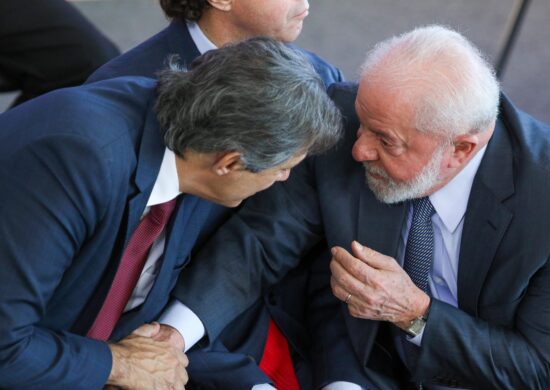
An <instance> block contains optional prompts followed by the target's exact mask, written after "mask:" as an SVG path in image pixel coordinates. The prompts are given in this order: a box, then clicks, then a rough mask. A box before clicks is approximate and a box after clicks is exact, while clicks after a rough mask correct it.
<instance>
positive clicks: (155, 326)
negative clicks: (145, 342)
mask: <svg viewBox="0 0 550 390" xmlns="http://www.w3.org/2000/svg"><path fill="white" fill-rule="evenodd" d="M159 331H160V324H159V323H158V322H152V323H150V324H143V325H141V326H140V327H139V328H137V329H136V330H134V331H133V332H132V334H133V335H135V336H141V337H149V338H152V337H154V336H156V335H157V334H158V332H159Z"/></svg>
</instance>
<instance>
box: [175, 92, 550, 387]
mask: <svg viewBox="0 0 550 390" xmlns="http://www.w3.org/2000/svg"><path fill="white" fill-rule="evenodd" d="M331 94H332V96H333V98H334V100H335V101H336V102H337V104H339V105H340V107H341V109H342V111H343V113H344V116H345V120H346V135H345V137H344V139H343V140H342V142H341V143H340V144H339V145H338V146H337V147H336V148H335V149H334V150H333V151H331V152H330V153H327V154H325V155H322V156H319V157H314V158H309V159H308V160H306V161H305V162H304V163H303V164H301V165H300V166H299V167H298V168H297V169H295V171H294V172H293V173H292V175H291V178H290V179H289V180H288V181H287V182H285V183H281V184H280V185H276V186H274V187H272V188H271V189H270V190H268V191H265V192H264V193H262V194H259V195H258V196H256V197H255V198H254V199H251V200H250V201H249V202H248V203H247V204H246V206H245V207H244V208H242V209H241V210H240V211H239V213H237V214H236V215H235V216H233V217H232V218H231V219H230V220H229V221H228V223H227V224H226V225H225V226H224V227H223V228H222V229H220V230H219V231H218V233H217V234H216V236H215V237H214V239H213V240H212V241H211V242H210V244H209V245H207V246H206V247H205V248H204V250H203V251H201V253H200V254H199V256H198V257H199V258H200V259H198V261H195V262H194V264H195V266H192V267H190V268H189V272H186V273H185V274H184V275H182V277H181V278H180V281H179V283H178V285H177V287H176V290H175V291H176V296H177V297H178V298H179V299H181V300H182V301H183V302H184V303H185V304H187V305H188V306H190V307H191V308H192V309H193V310H194V311H195V312H196V313H198V315H199V317H201V319H202V320H203V322H204V324H205V326H206V329H207V332H208V335H209V336H210V337H215V336H216V335H217V334H218V332H219V330H220V329H221V328H222V327H223V325H224V324H225V323H227V322H228V321H229V320H230V319H231V318H233V317H234V316H235V315H237V314H238V313H239V312H241V311H242V310H243V309H244V308H245V307H246V306H247V305H248V304H250V303H251V302H252V301H253V300H254V299H255V297H257V295H258V294H259V292H260V290H261V289H262V288H264V287H265V285H268V284H271V283H273V282H274V281H276V280H277V279H278V278H280V277H281V275H283V274H285V273H286V272H287V271H288V270H289V269H290V268H292V267H294V266H295V265H296V264H297V262H298V261H299V259H300V257H301V256H302V255H303V254H304V253H305V252H307V251H308V250H309V249H310V248H311V247H312V246H313V245H314V244H315V243H317V242H319V241H322V240H325V241H326V243H327V244H328V247H332V246H334V245H339V246H342V247H344V248H348V249H349V247H350V244H351V242H352V240H358V241H359V242H362V243H364V244H365V245H367V246H369V247H372V248H373V249H375V250H377V251H380V252H382V253H385V254H388V255H391V256H395V254H396V250H397V245H398V241H399V235H400V232H401V228H402V226H403V222H404V218H405V214H406V207H405V206H404V205H401V204H400V205H394V206H389V205H385V204H382V203H380V202H378V201H377V200H376V199H375V197H374V196H373V194H372V193H371V192H370V190H369V189H368V187H367V186H366V184H365V176H364V170H363V168H362V165H361V164H359V163H357V162H355V161H354V160H353V159H352V157H351V153H350V151H351V147H352V145H353V143H354V141H355V132H356V129H357V126H358V123H357V118H356V116H355V113H354V112H353V102H354V100H355V95H356V86H355V85H346V84H343V85H336V86H334V87H333V88H332V90H331ZM500 110H501V113H500V115H499V120H498V123H497V127H496V130H495V134H494V135H493V137H492V139H491V141H490V142H489V145H488V148H487V151H486V154H485V156H484V158H483V160H482V163H481V165H480V168H479V170H478V172H477V175H476V178H475V180H474V183H473V187H472V192H471V195H470V199H469V203H468V209H467V212H466V216H465V222H464V229H463V235H462V241H461V250H460V263H459V274H458V301H459V307H458V308H454V307H452V306H450V305H447V304H445V303H443V302H439V301H437V300H434V302H433V304H432V307H431V311H430V316H429V319H428V323H427V325H426V328H425V331H424V336H423V343H422V348H421V353H420V357H419V360H418V364H417V366H416V369H415V371H414V372H413V379H414V380H416V381H421V382H424V383H437V384H441V385H445V386H456V387H475V388H510V389H518V388H530V389H532V388H549V386H550V364H549V362H550V264H549V262H548V259H549V256H550V240H548V238H547V234H548V233H547V232H548V230H549V228H550V223H549V222H547V218H548V217H547V216H548V215H550V204H549V203H548V201H547V200H548V199H550V158H549V157H548V156H549V153H548V151H549V150H550V128H549V127H548V126H545V125H543V124H542V123H540V122H537V121H536V120H534V119H533V118H531V117H529V116H528V115H526V114H524V113H522V112H520V111H518V110H516V109H515V108H514V107H513V105H512V104H511V103H510V102H509V101H508V100H507V98H506V97H504V96H503V97H502V104H501V107H500ZM197 265H199V266H197ZM327 275H328V274H327ZM323 280H324V282H323ZM313 282H314V283H319V285H318V286H317V288H313V289H312V291H314V292H315V291H316V292H318V293H321V291H322V290H323V288H325V290H326V288H328V285H326V283H327V282H328V276H327V277H325V278H323V277H319V278H317V279H316V280H313ZM206 283H208V285H211V286H213V288H212V289H211V290H209V291H204V289H202V288H201V287H202V286H204V285H205V284H206ZM323 283H325V285H324V286H323ZM228 297H230V298H228ZM220 301H224V302H227V304H226V305H225V306H224V308H223V309H222V310H221V311H220V310H215V311H214V310H213V308H219V302H220ZM325 308H326V307H325ZM319 310H324V309H323V307H322V305H321V306H320V307H319ZM338 315H342V316H343V317H344V318H345V326H346V329H345V332H344V333H345V336H346V337H347V340H346V342H347V343H348V344H349V345H350V348H353V351H354V353H355V359H354V360H355V362H353V363H350V364H352V366H353V368H352V369H349V370H348V372H347V373H346V374H341V373H340V374H338V373H337V372H330V373H327V375H325V377H322V375H321V378H320V380H321V381H323V382H325V381H331V380H351V381H354V380H353V379H354V376H360V375H366V376H367V377H369V378H370V379H372V380H373V381H375V382H376V383H377V386H379V387H383V388H395V387H397V386H398V384H397V383H395V382H393V381H392V378H390V377H388V376H387V375H384V373H380V370H379V369H380V368H384V367H383V365H381V364H380V362H379V361H374V362H373V361H372V360H373V359H371V357H373V355H372V352H373V348H375V347H376V345H377V344H376V336H377V334H378V333H379V331H380V329H379V328H381V327H380V323H378V322H374V321H366V320H359V319H355V318H352V317H351V316H349V314H348V313H347V312H345V313H340V314H338ZM314 317H315V316H314V315H313V314H312V318H314ZM340 334H341V333H340ZM319 341H320V342H321V341H322V340H319ZM388 355H389V356H388V357H389V358H390V359H391V358H394V357H393V356H391V351H390V352H389V353H388ZM341 358H342V356H339V357H338V359H341ZM346 358H347V356H346ZM359 371H360V372H359ZM355 379H356V380H355V381H356V383H357V382H358V381H360V380H359V379H357V378H355Z"/></svg>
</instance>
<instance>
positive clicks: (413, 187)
mask: <svg viewBox="0 0 550 390" xmlns="http://www.w3.org/2000/svg"><path fill="white" fill-rule="evenodd" d="M444 152H445V145H441V146H439V147H438V148H437V149H436V151H435V152H434V155H433V157H432V158H431V160H430V161H428V164H426V166H425V167H424V168H422V171H420V173H419V174H418V175H417V176H416V177H414V178H413V179H411V180H409V181H405V182H397V181H395V180H393V179H392V178H391V177H390V176H389V175H388V174H387V173H386V171H384V170H383V169H382V168H380V167H376V166H373V165H371V163H369V162H367V161H365V162H363V166H364V167H365V171H366V172H365V174H366V177H367V184H368V185H369V188H370V189H371V191H372V192H373V193H374V195H375V196H376V198H377V199H378V200H379V201H381V202H384V203H398V202H402V201H405V200H409V199H416V198H420V197H422V196H424V195H425V194H426V193H427V192H428V191H429V190H430V189H431V188H432V187H434V186H435V185H436V184H437V183H438V182H439V181H440V176H439V171H440V169H441V161H442V160H443V154H444ZM369 173H371V174H376V175H377V176H381V177H382V179H379V178H374V177H373V176H372V175H369Z"/></svg>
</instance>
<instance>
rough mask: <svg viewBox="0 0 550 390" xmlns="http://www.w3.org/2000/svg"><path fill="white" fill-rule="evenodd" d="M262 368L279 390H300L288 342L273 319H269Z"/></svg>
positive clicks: (261, 361) (261, 362)
mask: <svg viewBox="0 0 550 390" xmlns="http://www.w3.org/2000/svg"><path fill="white" fill-rule="evenodd" d="M260 368H261V369H262V371H263V372H265V374H266V375H267V376H268V377H269V379H271V380H272V381H273V383H275V388H276V389H277V390H300V385H299V384H298V379H297V378H296V373H295V371H294V366H293V365H292V358H291V356H290V349H289V348H288V341H287V340H286V337H285V336H284V335H283V333H282V332H281V331H280V330H279V328H278V327H277V325H276V324H275V322H274V321H273V320H272V319H269V329H268V331H267V340H266V342H265V347H264V353H263V356H262V360H260Z"/></svg>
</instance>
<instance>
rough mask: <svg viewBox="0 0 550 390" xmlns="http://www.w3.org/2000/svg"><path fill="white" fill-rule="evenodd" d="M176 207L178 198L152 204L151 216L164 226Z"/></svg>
mask: <svg viewBox="0 0 550 390" xmlns="http://www.w3.org/2000/svg"><path fill="white" fill-rule="evenodd" d="M174 207H176V199H172V200H170V201H168V202H165V203H160V204H156V205H154V206H151V208H150V209H149V215H150V218H151V219H152V221H153V222H155V223H156V224H158V225H161V226H164V225H166V223H167V222H168V218H170V215H171V214H172V211H173V210H174Z"/></svg>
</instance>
